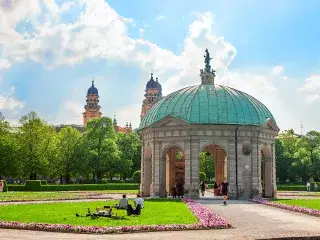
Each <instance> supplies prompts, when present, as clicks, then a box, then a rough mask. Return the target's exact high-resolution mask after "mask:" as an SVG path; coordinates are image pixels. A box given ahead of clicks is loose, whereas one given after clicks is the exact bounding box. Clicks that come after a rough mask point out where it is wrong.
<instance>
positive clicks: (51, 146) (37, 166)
mask: <svg viewBox="0 0 320 240" xmlns="http://www.w3.org/2000/svg"><path fill="white" fill-rule="evenodd" d="M20 124H21V127H20V129H19V132H18V136H17V137H18V142H19V152H20V154H21V165H22V167H23V175H24V176H25V177H27V176H28V177H29V178H30V180H36V179H37V176H38V175H47V173H48V171H47V170H48V166H49V162H50V160H51V158H53V157H54V156H55V153H54V151H55V135H56V131H55V129H54V128H53V127H52V126H49V125H48V124H46V123H45V122H44V121H43V120H41V119H40V118H39V117H38V116H37V114H36V113H35V112H30V113H28V114H27V115H25V116H23V117H22V118H21V119H20Z"/></svg>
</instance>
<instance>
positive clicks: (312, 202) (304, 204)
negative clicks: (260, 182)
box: [275, 199, 320, 210]
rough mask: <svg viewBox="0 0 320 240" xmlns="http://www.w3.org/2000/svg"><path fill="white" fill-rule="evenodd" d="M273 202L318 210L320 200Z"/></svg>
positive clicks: (319, 208)
mask: <svg viewBox="0 0 320 240" xmlns="http://www.w3.org/2000/svg"><path fill="white" fill-rule="evenodd" d="M275 202H279V203H284V204H288V205H292V206H300V207H305V208H311V209H316V210H320V199H279V200H275Z"/></svg>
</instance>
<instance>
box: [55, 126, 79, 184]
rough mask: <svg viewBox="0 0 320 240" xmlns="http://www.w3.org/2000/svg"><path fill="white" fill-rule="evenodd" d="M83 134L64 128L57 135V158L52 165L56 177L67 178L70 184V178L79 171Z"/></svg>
mask: <svg viewBox="0 0 320 240" xmlns="http://www.w3.org/2000/svg"><path fill="white" fill-rule="evenodd" d="M80 138H81V133H80V132H79V131H78V130H77V129H75V128H72V127H70V126H67V127H66V128H63V129H61V130H60V132H59V133H58V135H57V142H56V149H57V151H56V153H57V157H56V159H54V161H53V162H52V163H51V166H52V168H53V169H54V170H55V171H54V175H56V176H61V175H63V176H64V177H65V181H66V183H70V178H71V176H72V175H74V174H75V172H76V171H77V167H78V165H81V164H79V159H81V158H79V155H80V154H79V152H80V149H79V148H80V141H81V139H80Z"/></svg>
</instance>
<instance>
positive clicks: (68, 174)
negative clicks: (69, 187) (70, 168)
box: [66, 172, 70, 184]
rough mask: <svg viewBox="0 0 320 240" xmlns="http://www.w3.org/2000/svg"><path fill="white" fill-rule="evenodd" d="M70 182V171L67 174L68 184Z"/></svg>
mask: <svg viewBox="0 0 320 240" xmlns="http://www.w3.org/2000/svg"><path fill="white" fill-rule="evenodd" d="M69 183H70V173H69V172H67V174H66V184H69Z"/></svg>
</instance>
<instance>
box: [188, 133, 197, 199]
mask: <svg viewBox="0 0 320 240" xmlns="http://www.w3.org/2000/svg"><path fill="white" fill-rule="evenodd" d="M186 146H187V147H186V149H188V151H189V154H188V155H187V156H186V159H185V160H186V161H185V186H184V188H185V195H186V197H191V198H198V197H199V165H200V141H199V140H198V139H195V140H191V141H189V143H188V144H187V145H186Z"/></svg>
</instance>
